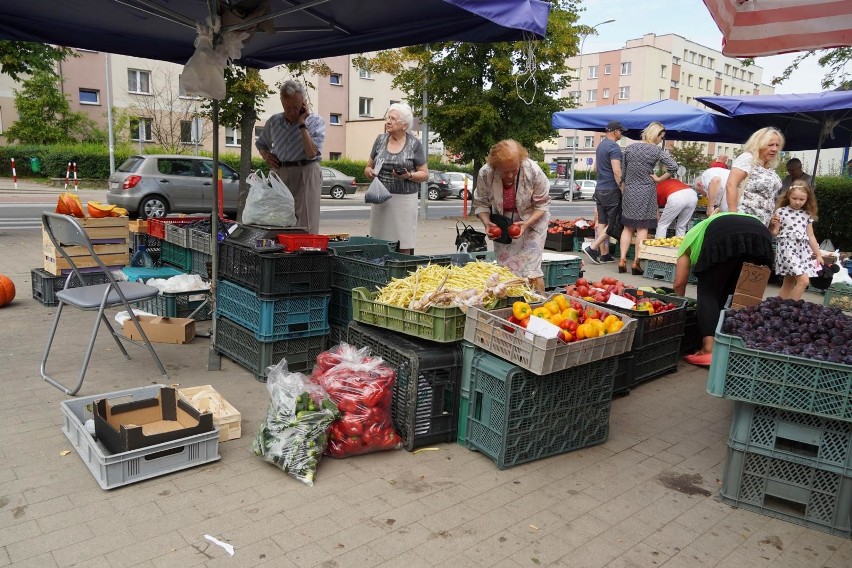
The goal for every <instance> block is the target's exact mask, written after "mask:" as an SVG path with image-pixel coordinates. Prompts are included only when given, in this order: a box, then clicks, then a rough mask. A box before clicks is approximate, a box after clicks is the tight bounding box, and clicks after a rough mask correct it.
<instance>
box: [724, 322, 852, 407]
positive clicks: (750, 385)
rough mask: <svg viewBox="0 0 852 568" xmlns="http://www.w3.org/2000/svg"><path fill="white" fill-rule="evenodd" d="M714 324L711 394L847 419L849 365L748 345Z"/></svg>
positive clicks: (851, 392)
mask: <svg viewBox="0 0 852 568" xmlns="http://www.w3.org/2000/svg"><path fill="white" fill-rule="evenodd" d="M724 319H725V318H724V316H723V317H720V318H719V323H718V324H717V325H716V337H715V339H716V341H715V344H714V347H713V359H712V362H711V364H710V372H709V374H708V376H707V392H708V393H710V394H711V395H713V396H719V397H723V398H729V399H732V400H741V401H743V402H751V403H754V404H761V405H764V406H773V407H776V408H782V409H784V410H792V411H793V412H804V413H807V414H813V415H816V416H824V417H826V418H831V419H834V420H846V421H852V366H850V365H843V364H840V363H829V362H827V361H817V360H811V359H805V358H804V357H795V356H793V355H783V354H780V353H771V352H769V351H760V350H758V349H750V348H748V347H746V346H745V343H744V342H743V340H742V338H740V337H738V336H735V335H728V334H727V333H722V324H723V323H724Z"/></svg>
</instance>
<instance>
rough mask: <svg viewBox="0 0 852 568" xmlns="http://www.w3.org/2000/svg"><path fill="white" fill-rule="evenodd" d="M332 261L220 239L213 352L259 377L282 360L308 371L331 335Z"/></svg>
mask: <svg viewBox="0 0 852 568" xmlns="http://www.w3.org/2000/svg"><path fill="white" fill-rule="evenodd" d="M330 263H331V256H330V255H329V254H328V251H323V252H306V253H301V252H297V253H287V252H263V251H262V250H256V249H254V248H250V247H247V246H243V245H241V244H238V243H234V242H230V241H223V242H221V243H219V284H218V286H217V289H216V316H217V333H216V346H215V348H216V350H217V351H218V352H219V353H221V354H222V355H225V356H226V357H228V358H229V359H231V360H233V361H234V362H236V363H238V364H240V365H242V366H243V367H245V368H246V369H248V370H249V371H251V372H252V373H253V374H254V376H255V378H257V379H258V380H260V381H265V380H266V375H267V368H268V367H269V366H270V365H275V364H277V363H278V362H279V361H280V360H281V359H282V358H284V359H287V364H288V368H289V370H290V371H300V372H306V373H309V372H310V371H311V369H313V365H314V362H315V360H316V356H317V355H318V354H319V353H321V352H322V351H324V350H325V348H326V344H327V340H328V335H329V326H328V308H329V301H330V299H331V293H330V286H329V267H330Z"/></svg>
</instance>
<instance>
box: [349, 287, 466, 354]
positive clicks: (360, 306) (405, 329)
mask: <svg viewBox="0 0 852 568" xmlns="http://www.w3.org/2000/svg"><path fill="white" fill-rule="evenodd" d="M377 296H378V293H377V292H370V291H369V290H367V289H366V288H355V289H354V290H352V319H354V320H355V321H359V322H361V323H366V324H369V325H375V326H377V327H383V328H385V329H390V330H393V331H398V332H399V333H404V334H406V335H413V336H415V337H419V338H421V339H428V340H430V341H437V342H440V343H448V342H452V341H459V340H460V339H462V338H463V337H464V326H465V314H464V312H462V311H461V310H460V309H459V308H439V307H434V306H433V307H431V308H429V309H428V310H427V311H425V312H418V311H416V310H409V309H406V308H400V307H397V306H390V305H388V304H380V303H379V302H377V301H376V297H377Z"/></svg>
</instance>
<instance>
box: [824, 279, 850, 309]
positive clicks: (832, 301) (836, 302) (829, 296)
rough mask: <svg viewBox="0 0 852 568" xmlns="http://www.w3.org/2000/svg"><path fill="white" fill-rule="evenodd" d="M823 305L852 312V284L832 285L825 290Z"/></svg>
mask: <svg viewBox="0 0 852 568" xmlns="http://www.w3.org/2000/svg"><path fill="white" fill-rule="evenodd" d="M822 305H823V306H831V307H833V308H840V309H841V310H843V311H844V312H852V286H849V285H848V284H840V285H834V286H831V287H830V288H829V289H828V290H826V291H825V297H823V299H822Z"/></svg>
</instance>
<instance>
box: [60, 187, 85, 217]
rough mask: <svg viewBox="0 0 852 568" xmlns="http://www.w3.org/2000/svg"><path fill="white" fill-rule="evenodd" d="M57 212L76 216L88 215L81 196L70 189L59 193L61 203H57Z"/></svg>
mask: <svg viewBox="0 0 852 568" xmlns="http://www.w3.org/2000/svg"><path fill="white" fill-rule="evenodd" d="M56 212H57V213H63V214H65V215H73V216H75V217H85V216H86V214H85V213H83V204H82V203H80V198H79V197H77V196H76V195H75V194H73V193H70V192H68V191H66V192H65V193H60V194H59V203H57V204H56Z"/></svg>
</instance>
